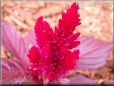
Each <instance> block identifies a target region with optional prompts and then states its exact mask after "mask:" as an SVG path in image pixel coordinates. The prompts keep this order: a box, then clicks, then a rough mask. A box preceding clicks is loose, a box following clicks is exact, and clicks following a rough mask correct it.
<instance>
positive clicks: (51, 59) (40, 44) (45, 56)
mask: <svg viewBox="0 0 114 86" xmlns="http://www.w3.org/2000/svg"><path fill="white" fill-rule="evenodd" d="M78 9H79V7H78V4H77V3H73V5H72V6H71V7H70V8H69V9H67V11H66V13H65V12H63V13H62V19H60V20H59V23H58V26H57V27H55V31H53V30H52V28H51V27H50V26H49V24H48V23H47V22H46V21H44V20H43V17H40V18H38V20H37V22H36V25H35V27H34V31H35V34H36V35H35V36H36V41H37V44H36V45H33V46H32V48H31V49H30V50H29V54H28V57H29V60H30V62H31V67H30V70H31V71H32V75H33V77H34V79H35V80H39V81H42V80H43V78H46V79H48V80H49V81H53V80H58V79H59V78H60V77H62V76H63V75H64V74H65V73H67V72H68V71H70V70H72V69H73V68H75V66H76V63H77V61H78V59H79V50H78V49H77V50H75V51H72V50H71V49H73V48H74V47H76V46H78V45H79V44H80V41H77V40H76V39H77V38H78V37H79V35H80V33H75V34H74V33H73V31H74V30H75V27H76V26H78V25H79V24H80V19H79V14H78V12H77V11H78Z"/></svg>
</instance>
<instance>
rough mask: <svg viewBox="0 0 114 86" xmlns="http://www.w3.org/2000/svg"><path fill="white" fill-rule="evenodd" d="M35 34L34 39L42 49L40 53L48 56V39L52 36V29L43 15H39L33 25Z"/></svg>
mask: <svg viewBox="0 0 114 86" xmlns="http://www.w3.org/2000/svg"><path fill="white" fill-rule="evenodd" d="M35 34H36V41H37V43H38V46H39V47H40V49H41V50H42V53H43V55H44V56H45V57H48V56H49V54H50V45H49V43H50V41H51V38H52V34H53V31H52V29H51V28H50V26H49V24H48V23H47V22H46V21H44V20H43V17H40V18H39V19H38V20H37V22H36V25H35Z"/></svg>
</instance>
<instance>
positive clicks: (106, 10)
mask: <svg viewBox="0 0 114 86" xmlns="http://www.w3.org/2000/svg"><path fill="white" fill-rule="evenodd" d="M73 2H74V1H41V0H40V1H37V0H36V1H35V0H33V1H32V0H31V1H30V0H22V1H15V0H12V1H11V0H2V2H1V6H2V18H3V19H5V20H7V21H9V22H11V23H13V24H15V25H16V26H17V30H19V31H21V32H22V35H23V36H25V35H26V34H27V33H28V31H29V30H31V29H33V27H34V24H35V21H36V19H37V18H38V17H39V16H44V17H45V19H46V20H47V21H48V22H49V24H50V25H51V26H52V27H54V26H55V25H57V23H58V20H59V18H60V17H61V12H62V11H64V10H65V9H67V8H68V7H69V6H70V5H71V4H72V3H73ZM77 2H78V3H79V6H80V10H79V13H80V18H81V23H82V24H81V25H80V26H78V27H77V28H78V31H80V32H81V34H83V35H87V36H91V37H94V38H97V39H100V40H104V41H113V3H114V2H113V0H105V1H97V0H96V1H95V0H86V1H84V0H81V1H79V0H78V1H77ZM2 56H3V57H7V55H6V54H5V53H4V51H3V52H2ZM112 65H113V55H112V52H110V55H109V57H108V61H107V64H106V65H105V66H103V67H101V68H99V69H97V70H84V71H83V70H77V71H76V74H83V75H86V76H87V77H89V78H91V79H93V80H96V81H97V82H98V83H103V84H111V83H114V82H113V79H114V76H113V74H114V70H113V71H112Z"/></svg>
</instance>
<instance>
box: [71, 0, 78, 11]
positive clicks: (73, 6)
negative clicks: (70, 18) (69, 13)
mask: <svg viewBox="0 0 114 86" xmlns="http://www.w3.org/2000/svg"><path fill="white" fill-rule="evenodd" d="M71 8H75V9H77V10H78V9H79V6H78V4H77V3H76V2H74V3H73V4H72V6H71Z"/></svg>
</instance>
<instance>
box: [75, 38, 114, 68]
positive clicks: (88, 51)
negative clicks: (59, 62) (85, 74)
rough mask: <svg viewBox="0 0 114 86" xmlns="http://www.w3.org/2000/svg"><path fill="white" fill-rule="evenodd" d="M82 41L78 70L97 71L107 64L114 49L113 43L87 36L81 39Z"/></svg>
mask: <svg viewBox="0 0 114 86" xmlns="http://www.w3.org/2000/svg"><path fill="white" fill-rule="evenodd" d="M80 41H81V44H80V46H79V47H78V49H79V50H80V57H79V58H80V59H79V62H78V65H77V68H79V69H95V68H98V67H101V66H103V65H104V64H105V63H106V61H107V58H108V53H109V51H111V50H112V48H113V44H112V43H111V42H104V41H100V40H97V39H93V38H90V37H86V36H82V37H80ZM76 49H77V48H76Z"/></svg>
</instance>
